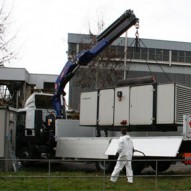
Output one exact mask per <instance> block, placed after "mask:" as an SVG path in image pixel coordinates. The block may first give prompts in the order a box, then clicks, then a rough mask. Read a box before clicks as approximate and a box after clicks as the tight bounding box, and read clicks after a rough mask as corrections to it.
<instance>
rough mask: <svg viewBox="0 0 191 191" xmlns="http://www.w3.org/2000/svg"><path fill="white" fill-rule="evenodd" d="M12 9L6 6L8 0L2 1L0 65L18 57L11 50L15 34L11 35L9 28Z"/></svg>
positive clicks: (0, 7) (0, 3)
mask: <svg viewBox="0 0 191 191" xmlns="http://www.w3.org/2000/svg"><path fill="white" fill-rule="evenodd" d="M10 14H11V10H9V8H8V7H7V6H6V0H3V1H1V2H0V66H4V64H5V63H6V62H10V60H12V59H14V58H15V57H16V52H15V51H13V50H11V48H10V47H11V46H10V45H11V43H12V42H13V40H14V39H15V35H14V36H11V37H9V35H8V33H7V32H8V28H9V26H10V23H9V17H10Z"/></svg>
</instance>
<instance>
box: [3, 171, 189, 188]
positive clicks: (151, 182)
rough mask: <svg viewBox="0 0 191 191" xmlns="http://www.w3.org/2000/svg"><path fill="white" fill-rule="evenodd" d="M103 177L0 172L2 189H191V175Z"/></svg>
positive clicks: (79, 174) (100, 174) (92, 174)
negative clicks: (130, 180)
mask: <svg viewBox="0 0 191 191" xmlns="http://www.w3.org/2000/svg"><path fill="white" fill-rule="evenodd" d="M109 175H110V174H108V175H107V176H106V177H105V178H103V174H102V173H98V172H90V173H87V172H86V173H85V172H52V173H51V175H50V176H49V175H48V173H47V172H27V171H21V172H18V173H14V172H11V173H0V190H2V191H45V190H50V191H86V190H87V191H99V190H100V191H102V190H104V191H114V190H115V191H116V190H117V191H124V190H128V191H136V190H139V191H155V190H157V191H159V190H168V191H169V190H173V191H174V190H181V191H182V190H191V177H158V178H157V181H156V178H155V177H148V176H147V177H134V184H128V183H127V182H126V178H125V176H124V175H123V176H120V177H119V180H118V181H117V182H116V183H111V182H110V181H109V178H110V177H109Z"/></svg>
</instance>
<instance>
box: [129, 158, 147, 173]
mask: <svg viewBox="0 0 191 191" xmlns="http://www.w3.org/2000/svg"><path fill="white" fill-rule="evenodd" d="M144 167H145V164H144V163H143V162H142V161H132V170H133V174H134V175H139V174H141V171H142V170H143V169H144Z"/></svg>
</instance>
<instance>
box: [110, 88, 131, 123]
mask: <svg viewBox="0 0 191 191" xmlns="http://www.w3.org/2000/svg"><path fill="white" fill-rule="evenodd" d="M129 89H130V87H119V88H116V89H115V111H114V125H115V126H120V125H129V109H130V108H129Z"/></svg>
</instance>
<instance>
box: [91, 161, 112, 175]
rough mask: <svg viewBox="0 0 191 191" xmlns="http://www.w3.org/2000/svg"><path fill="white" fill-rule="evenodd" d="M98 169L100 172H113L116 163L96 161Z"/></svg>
mask: <svg viewBox="0 0 191 191" xmlns="http://www.w3.org/2000/svg"><path fill="white" fill-rule="evenodd" d="M95 165H96V168H97V170H98V171H99V172H104V171H105V172H106V173H107V172H111V171H112V170H113V168H114V166H115V162H113V161H96V162H95Z"/></svg>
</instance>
